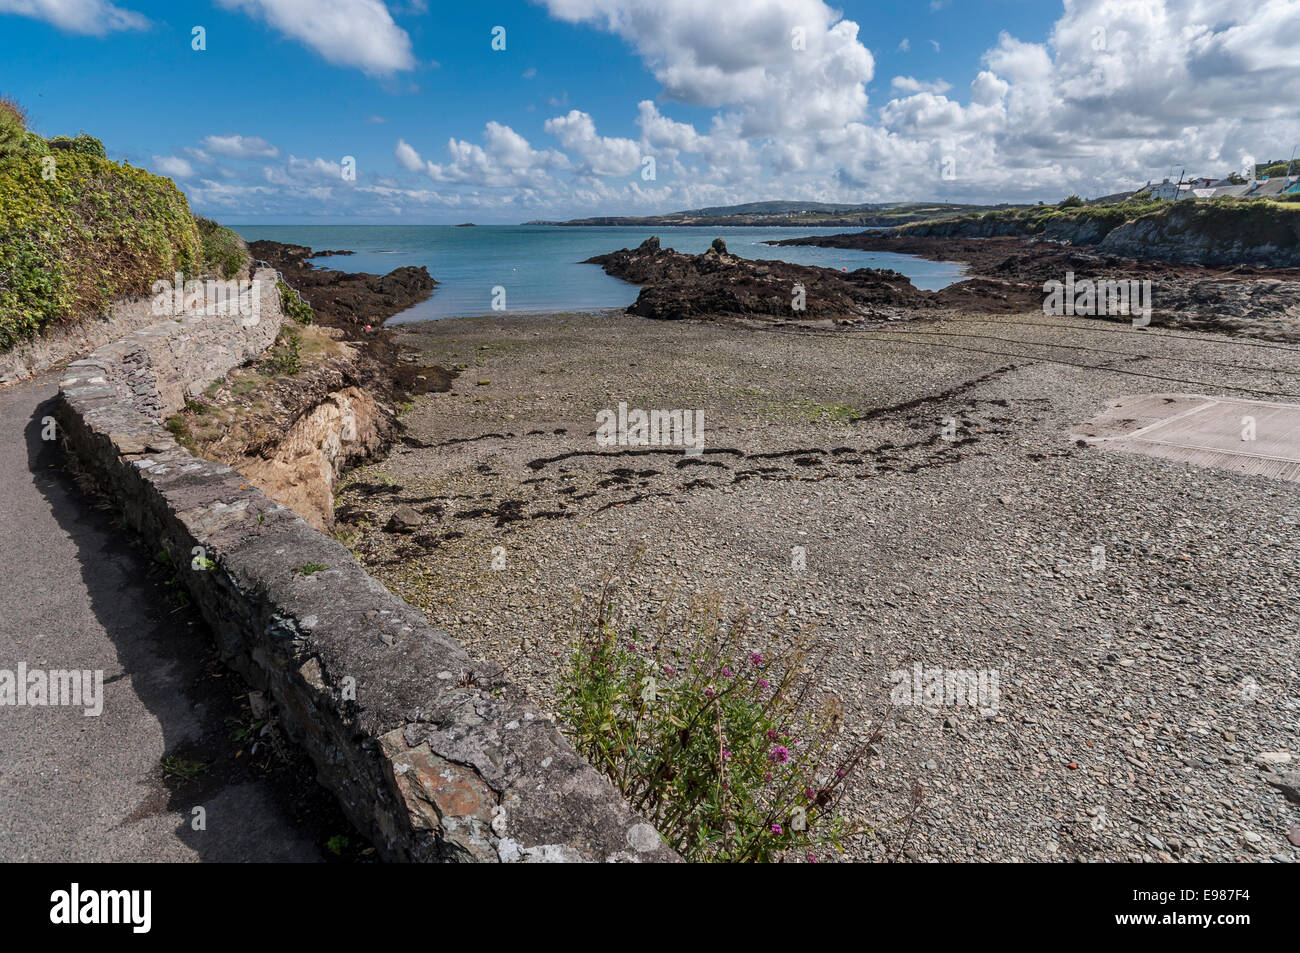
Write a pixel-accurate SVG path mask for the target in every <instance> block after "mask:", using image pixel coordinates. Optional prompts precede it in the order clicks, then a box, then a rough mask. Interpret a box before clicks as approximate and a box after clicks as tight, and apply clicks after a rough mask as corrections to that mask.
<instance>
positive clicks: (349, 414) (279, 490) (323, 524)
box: [236, 387, 396, 532]
mask: <svg viewBox="0 0 1300 953" xmlns="http://www.w3.org/2000/svg"><path fill="white" fill-rule="evenodd" d="M395 429H396V421H395V420H394V418H393V415H392V411H390V410H389V409H388V408H386V407H384V406H382V405H381V404H379V403H378V402H377V401H376V400H375V398H374V397H373V396H371V395H370V394H369V393H367V392H366V391H364V390H362V389H361V388H359V387H345V388H343V389H342V390H339V391H333V392H331V393H330V394H328V395H326V397H325V398H324V399H323V400H321V401H319V402H317V403H315V404H314V405H313V406H312V408H311V409H310V410H309V411H307V413H305V414H303V415H302V416H300V417H299V418H298V419H297V420H295V421H294V422H293V424H292V425H291V426H290V427H289V429H288V430H287V431H286V432H285V434H284V436H283V437H282V438H281V439H279V440H278V441H277V442H276V443H275V446H274V447H273V448H271V449H270V452H269V454H268V455H267V456H251V457H245V458H244V459H243V460H241V461H239V462H238V463H237V464H236V465H237V466H238V467H239V469H240V472H241V473H243V474H244V476H246V477H247V478H248V480H249V482H250V483H252V484H253V485H254V486H256V487H257V488H258V489H259V490H261V491H262V492H263V493H265V494H266V495H267V496H269V497H270V498H271V499H273V500H275V501H276V502H277V503H283V504H284V505H285V506H288V507H289V508H291V509H292V510H293V511H294V512H295V513H297V514H298V515H299V516H301V517H302V518H303V519H305V520H306V521H307V522H308V523H309V524H311V526H313V527H314V528H316V529H319V530H322V531H326V532H328V531H329V530H332V529H333V528H334V487H335V485H336V484H337V482H338V479H339V477H340V476H342V474H343V473H344V471H345V470H347V469H349V468H350V467H353V466H357V465H359V464H361V463H364V462H366V461H368V460H372V459H375V458H377V457H379V456H380V455H382V454H383V452H384V451H385V450H387V449H388V447H389V445H390V444H391V443H392V434H393V432H394V430H395Z"/></svg>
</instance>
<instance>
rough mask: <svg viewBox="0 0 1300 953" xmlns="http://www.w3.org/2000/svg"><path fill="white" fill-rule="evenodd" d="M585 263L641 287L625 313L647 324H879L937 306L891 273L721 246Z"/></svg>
mask: <svg viewBox="0 0 1300 953" xmlns="http://www.w3.org/2000/svg"><path fill="white" fill-rule="evenodd" d="M587 264H594V265H600V266H601V267H603V268H604V269H605V271H606V273H608V274H611V275H614V276H615V277H617V278H622V279H623V280H625V281H630V282H633V283H634V284H639V285H645V286H646V287H644V288H643V289H642V291H641V294H640V295H639V296H638V297H637V300H636V303H635V304H633V305H632V306H631V307H630V308H628V313H630V314H639V315H642V316H644V317H648V318H660V319H669V320H671V319H677V318H691V317H709V318H717V317H736V316H741V317H748V318H758V319H762V320H768V321H801V322H802V321H812V322H817V321H840V322H857V321H867V320H871V321H881V320H893V319H896V318H899V317H902V316H903V312H904V310H909V311H910V310H914V309H916V308H927V307H933V306H934V303H935V302H934V297H933V296H932V295H930V294H929V293H927V292H923V291H918V290H917V289H916V288H915V287H914V286H913V285H912V283H911V281H909V280H908V279H907V278H906V277H905V276H903V275H900V274H899V273H898V272H895V271H877V270H875V269H871V268H859V269H858V270H856V271H852V272H845V273H840V272H837V271H832V270H831V269H829V268H815V267H811V266H807V265H791V264H788V263H786V262H782V261H755V260H751V259H747V258H738V257H736V256H735V255H731V254H729V253H728V252H727V245H726V243H725V242H724V241H723V240H722V239H720V238H719V239H715V240H714V242H713V245H712V247H710V248H709V250H708V251H706V252H705V253H704V254H702V255H685V254H682V253H681V252H676V251H673V250H672V249H663V248H661V247H660V244H659V239H658V238H648V239H646V240H645V241H644V242H642V243H641V245H640V246H639V247H637V248H635V249H627V248H624V249H622V250H621V251H616V252H612V253H610V254H608V255H597V256H596V257H595V258H591V259H588V261H587Z"/></svg>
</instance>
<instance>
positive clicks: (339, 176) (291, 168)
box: [262, 155, 343, 186]
mask: <svg viewBox="0 0 1300 953" xmlns="http://www.w3.org/2000/svg"><path fill="white" fill-rule="evenodd" d="M262 175H263V177H264V178H265V179H266V181H267V182H269V183H271V184H272V185H293V186H303V185H307V184H309V183H312V182H317V183H319V182H328V183H331V184H333V183H335V182H342V181H343V167H342V166H340V165H339V163H337V162H334V161H332V160H330V159H321V158H319V157H318V158H315V159H300V158H298V157H297V156H292V155H291V156H289V161H288V162H286V163H285V164H284V165H282V166H266V167H264V168H263V169H262Z"/></svg>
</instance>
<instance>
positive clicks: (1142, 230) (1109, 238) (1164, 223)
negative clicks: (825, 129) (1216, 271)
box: [889, 200, 1300, 268]
mask: <svg viewBox="0 0 1300 953" xmlns="http://www.w3.org/2000/svg"><path fill="white" fill-rule="evenodd" d="M889 234H890V235H891V236H895V237H897V238H900V239H913V238H942V239H965V238H1027V239H1037V240H1042V241H1048V242H1055V243H1059V244H1069V245H1095V246H1097V248H1096V250H1097V252H1098V254H1106V255H1115V256H1120V257H1124V258H1133V259H1140V260H1146V261H1175V262H1188V263H1191V264H1198V265H1233V266H1236V265H1251V266H1255V267H1262V268H1300V203H1296V202H1273V201H1265V200H1255V201H1245V202H1233V201H1213V202H1197V201H1191V200H1188V201H1183V202H1177V203H1173V202H1155V203H1133V202H1129V203H1118V204H1115V205H1098V206H1081V207H1077V208H1064V209H1063V208H1057V207H1043V208H1039V209H1030V210H1027V211H1016V212H991V213H988V214H986V215H980V216H972V217H967V218H960V219H951V220H944V221H931V222H917V223H914V224H908V225H900V226H898V227H897V228H894V229H890V230H889Z"/></svg>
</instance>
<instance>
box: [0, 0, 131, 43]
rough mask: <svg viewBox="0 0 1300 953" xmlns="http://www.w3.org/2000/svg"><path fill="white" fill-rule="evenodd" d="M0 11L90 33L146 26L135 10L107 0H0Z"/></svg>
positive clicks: (69, 29) (94, 34) (70, 29)
mask: <svg viewBox="0 0 1300 953" xmlns="http://www.w3.org/2000/svg"><path fill="white" fill-rule="evenodd" d="M0 13H14V14H17V15H18V16H24V17H33V18H35V19H37V20H44V21H45V22H46V23H52V24H53V25H54V26H56V27H58V28H59V29H60V30H64V31H66V32H68V33H82V34H88V35H90V36H103V35H104V34H105V33H115V32H118V31H121V30H143V29H146V28H147V27H148V26H149V21H148V20H147V19H145V18H144V17H143V16H141V15H140V14H139V13H136V12H135V11H133V10H125V9H123V8H122V7H118V6H114V5H113V4H112V3H109V2H108V0H0Z"/></svg>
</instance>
